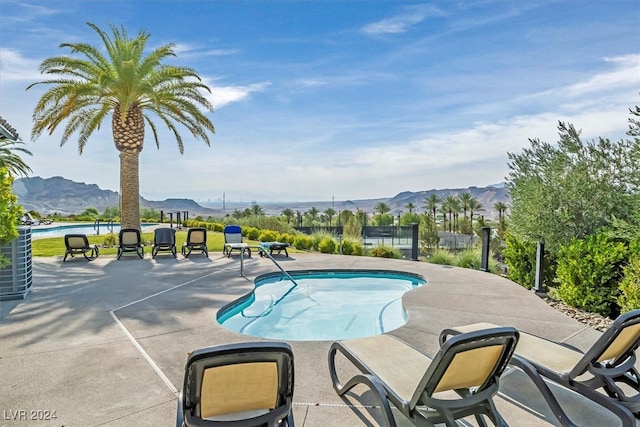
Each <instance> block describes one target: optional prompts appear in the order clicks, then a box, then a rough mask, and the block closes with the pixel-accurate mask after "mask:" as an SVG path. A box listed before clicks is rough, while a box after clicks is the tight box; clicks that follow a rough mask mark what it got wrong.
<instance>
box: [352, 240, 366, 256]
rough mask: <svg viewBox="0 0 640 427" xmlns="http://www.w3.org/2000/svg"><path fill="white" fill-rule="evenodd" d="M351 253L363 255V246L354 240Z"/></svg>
mask: <svg viewBox="0 0 640 427" xmlns="http://www.w3.org/2000/svg"><path fill="white" fill-rule="evenodd" d="M351 255H356V256H362V255H364V247H363V246H362V245H361V244H360V243H357V242H354V243H353V250H352V251H351Z"/></svg>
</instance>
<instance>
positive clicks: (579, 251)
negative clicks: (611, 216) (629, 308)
mask: <svg viewBox="0 0 640 427" xmlns="http://www.w3.org/2000/svg"><path fill="white" fill-rule="evenodd" d="M626 255H627V248H626V246H625V245H624V243H622V242H616V241H613V240H610V239H608V238H607V237H606V235H605V234H603V233H600V234H597V235H593V236H590V237H588V238H587V239H586V240H578V239H574V240H573V241H572V242H571V243H569V244H568V245H565V246H561V247H560V251H559V255H558V269H557V272H556V274H557V279H558V283H559V284H560V286H559V287H558V296H560V298H562V300H563V301H564V302H565V303H567V304H569V305H571V306H573V307H577V308H580V309H583V310H587V311H590V312H593V313H599V314H602V315H603V316H609V315H614V316H615V315H616V314H617V311H618V306H617V293H618V283H619V280H620V277H621V272H622V263H623V262H624V260H625V257H626Z"/></svg>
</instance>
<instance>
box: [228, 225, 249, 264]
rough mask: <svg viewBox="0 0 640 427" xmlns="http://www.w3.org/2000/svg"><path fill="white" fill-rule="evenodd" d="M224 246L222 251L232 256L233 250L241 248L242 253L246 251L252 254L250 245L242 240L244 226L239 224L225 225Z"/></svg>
mask: <svg viewBox="0 0 640 427" xmlns="http://www.w3.org/2000/svg"><path fill="white" fill-rule="evenodd" d="M223 233H224V246H223V247H222V253H223V254H225V255H226V256H227V257H231V252H233V251H234V250H239V251H240V252H241V254H243V253H246V254H247V255H248V256H251V249H250V248H249V245H248V244H246V243H243V242H242V228H241V227H240V226H239V225H227V226H226V227H224V230H223Z"/></svg>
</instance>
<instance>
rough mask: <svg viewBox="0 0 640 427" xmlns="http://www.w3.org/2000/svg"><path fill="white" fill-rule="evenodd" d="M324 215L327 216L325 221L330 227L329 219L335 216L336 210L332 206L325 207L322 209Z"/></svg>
mask: <svg viewBox="0 0 640 427" xmlns="http://www.w3.org/2000/svg"><path fill="white" fill-rule="evenodd" d="M324 214H325V216H326V217H327V222H328V223H329V227H331V220H332V219H333V217H334V216H336V211H335V209H333V208H327V209H325V211H324Z"/></svg>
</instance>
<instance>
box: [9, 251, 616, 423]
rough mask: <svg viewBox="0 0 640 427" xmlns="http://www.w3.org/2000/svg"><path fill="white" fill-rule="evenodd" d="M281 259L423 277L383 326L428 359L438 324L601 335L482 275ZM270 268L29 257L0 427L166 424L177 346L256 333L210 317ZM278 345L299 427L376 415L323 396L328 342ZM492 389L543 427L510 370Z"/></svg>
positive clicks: (254, 263)
mask: <svg viewBox="0 0 640 427" xmlns="http://www.w3.org/2000/svg"><path fill="white" fill-rule="evenodd" d="M291 255H292V256H291V257H290V258H285V257H278V258H277V259H278V260H279V261H281V264H282V266H283V267H284V268H285V269H287V270H305V269H318V268H334V269H335V268H342V269H350V268H357V269H393V270H403V271H408V272H412V273H417V274H421V275H422V276H424V277H425V278H426V279H427V281H428V284H427V285H426V286H423V287H421V288H418V289H416V290H414V291H411V292H409V293H407V294H405V296H404V299H403V301H404V304H405V307H406V309H407V312H408V314H409V321H408V323H407V324H406V325H405V326H403V327H401V328H399V329H397V330H395V331H392V332H391V333H392V334H393V335H396V336H398V337H399V338H401V339H403V340H405V341H407V342H408V343H410V344H412V345H413V346H415V347H417V348H418V349H420V350H422V351H424V352H425V353H426V354H428V355H433V354H435V353H436V351H437V348H438V334H439V333H440V331H441V330H442V329H444V328H446V327H450V326H453V325H459V324H466V323H473V322H480V321H483V322H491V323H496V324H503V325H510V326H514V327H516V328H519V329H522V330H524V331H527V332H530V333H533V334H537V335H541V336H543V337H546V338H550V339H553V340H558V341H566V342H568V343H570V344H572V345H574V346H576V347H579V348H581V349H583V350H584V349H586V348H588V346H589V344H590V343H592V342H593V341H594V340H595V338H596V337H597V336H598V334H599V333H598V332H596V331H594V330H592V329H590V328H587V327H585V326H584V325H582V324H580V323H578V322H577V321H575V320H573V319H571V318H569V317H567V316H565V315H564V314H562V313H560V312H557V311H556V310H554V309H552V308H550V307H549V306H548V305H547V304H546V303H545V302H543V301H542V300H540V299H539V298H538V297H536V296H535V295H534V294H533V293H531V292H530V291H527V290H525V289H523V288H521V287H520V286H518V285H516V284H514V283H512V282H511V281H509V280H506V279H504V278H501V277H498V276H495V275H492V274H490V273H484V272H480V271H474V270H465V269H459V268H454V267H446V266H438V265H431V264H427V263H422V262H413V261H400V260H389V259H380V258H369V257H350V256H338V255H322V254H300V253H295V254H291ZM273 271H277V267H276V266H275V265H274V264H273V263H272V262H271V261H270V260H269V259H267V258H261V257H259V256H253V257H251V258H245V262H244V273H245V277H242V276H241V275H240V261H239V256H234V257H232V258H227V257H225V256H223V255H222V254H221V253H210V257H209V258H205V257H203V256H200V255H199V254H194V255H192V256H191V257H189V258H188V259H185V258H183V257H181V256H178V258H177V259H174V258H173V257H172V256H167V257H164V256H159V257H157V258H156V259H155V260H152V259H151V258H150V255H148V254H147V255H146V257H145V259H144V260H140V259H138V257H137V256H134V257H123V258H122V259H121V260H120V261H116V259H115V257H109V256H101V257H99V258H98V259H96V260H95V261H93V262H90V263H89V262H86V261H85V260H84V259H82V258H80V259H74V260H71V261H67V262H66V263H64V264H63V263H62V257H61V256H60V257H53V258H35V259H34V264H33V273H34V279H33V283H34V284H33V291H32V293H31V294H30V295H29V296H28V297H27V298H26V299H25V300H20V301H2V302H0V304H1V305H0V314H1V320H0V343H1V345H0V376H1V377H2V382H1V384H0V401H1V402H2V404H1V408H0V409H2V415H1V418H0V425H3V426H12V425H16V426H18V425H20V426H24V425H58V426H60V425H64V426H66V427H69V426H131V425H142V426H173V425H175V412H176V404H177V398H176V396H177V393H178V392H179V390H180V388H181V384H182V379H183V368H184V363H185V360H186V355H187V353H188V352H189V351H190V350H193V349H196V348H199V347H205V346H211V345H217V344H222V343H230V342H239V341H254V340H257V339H256V338H252V337H246V336H243V335H240V334H237V333H234V332H231V331H229V330H227V329H225V328H223V327H221V326H220V325H218V324H217V322H216V320H215V319H216V311H217V310H218V309H219V308H220V307H222V306H223V305H225V304H227V303H229V302H231V301H233V300H235V299H237V298H238V297H240V296H241V295H244V294H246V293H248V292H250V291H251V289H252V288H253V279H254V278H255V277H256V276H257V275H260V274H264V273H268V272H273ZM290 344H291V346H292V347H293V351H294V355H295V369H296V373H295V374H296V378H295V394H294V415H295V420H296V424H297V425H299V426H305V427H316V426H317V427H320V426H322V427H324V426H327V425H335V426H361V425H363V426H367V425H368V426H375V425H378V422H377V415H378V413H377V410H376V409H375V408H369V407H366V406H363V404H364V405H366V404H368V402H369V401H370V400H368V399H367V397H369V396H367V390H366V389H365V388H362V389H356V391H357V392H358V393H364V395H363V396H353V395H352V396H350V397H349V398H348V401H344V400H342V399H341V398H339V397H338V396H337V395H336V393H335V392H334V390H333V388H332V386H331V381H330V377H329V373H328V368H327V354H328V350H329V346H330V344H331V343H330V342H328V341H323V342H301V341H293V342H290ZM500 389H501V393H500V395H499V397H498V398H497V402H496V403H497V406H498V409H499V410H500V411H501V413H502V414H503V416H504V417H505V418H506V420H507V422H509V424H510V425H513V426H546V425H554V420H553V418H551V416H550V412H549V411H548V409H547V408H546V407H545V405H544V403H543V401H542V399H541V398H539V396H538V394H537V392H536V390H535V388H534V387H533V385H531V384H530V382H529V380H528V379H526V377H525V376H524V375H523V374H522V373H520V372H519V371H515V370H514V371H511V372H510V373H508V374H507V375H506V376H505V377H503V381H502V382H501V387H500ZM555 390H556V389H555V388H554V391H555ZM560 394H561V399H560V400H561V403H562V404H563V405H564V406H565V408H566V409H567V412H568V413H569V415H570V416H571V417H572V418H573V420H574V421H575V422H576V423H577V424H579V425H581V426H603V425H611V426H613V425H618V423H617V420H616V419H615V418H614V417H612V416H611V415H610V414H608V413H607V412H606V411H604V410H601V409H600V408H598V407H596V406H595V405H594V404H592V403H591V402H588V401H585V400H584V399H582V398H580V397H579V396H577V395H574V394H573V393H570V392H564V391H560ZM355 397H358V398H357V399H356V398H355ZM350 404H351V405H355V407H350V406H349V405H350ZM21 411H24V412H21ZM32 411H36V412H35V414H36V415H37V414H44V413H45V412H46V411H49V412H50V413H51V412H53V411H55V415H56V417H57V418H56V419H54V420H51V421H34V420H32V419H31V418H30V416H31V415H32ZM37 411H39V412H37ZM22 414H24V415H25V417H26V421H25V419H20V418H21V416H22ZM328 420H330V421H328ZM398 421H399V422H400V425H405V424H403V423H402V421H401V420H398Z"/></svg>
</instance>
